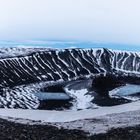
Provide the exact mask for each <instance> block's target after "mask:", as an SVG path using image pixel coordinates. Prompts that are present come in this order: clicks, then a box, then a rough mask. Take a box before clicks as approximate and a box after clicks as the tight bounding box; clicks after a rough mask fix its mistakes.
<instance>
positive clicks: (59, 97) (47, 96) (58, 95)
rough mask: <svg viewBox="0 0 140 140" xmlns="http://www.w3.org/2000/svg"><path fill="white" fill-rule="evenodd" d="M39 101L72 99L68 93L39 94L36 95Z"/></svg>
mask: <svg viewBox="0 0 140 140" xmlns="http://www.w3.org/2000/svg"><path fill="white" fill-rule="evenodd" d="M34 95H35V96H37V97H38V99H39V100H68V99H70V97H69V96H68V95H67V94H66V93H54V92H37V93H34Z"/></svg>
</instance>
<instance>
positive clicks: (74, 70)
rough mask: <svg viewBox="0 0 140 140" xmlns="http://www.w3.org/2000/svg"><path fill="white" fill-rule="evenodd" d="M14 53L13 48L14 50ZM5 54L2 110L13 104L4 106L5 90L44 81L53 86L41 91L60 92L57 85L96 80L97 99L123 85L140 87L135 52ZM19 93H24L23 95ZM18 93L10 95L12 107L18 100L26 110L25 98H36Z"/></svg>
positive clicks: (0, 87)
mask: <svg viewBox="0 0 140 140" xmlns="http://www.w3.org/2000/svg"><path fill="white" fill-rule="evenodd" d="M17 50H18V49H17ZM17 50H16V48H15V49H14V51H17ZM28 50H29V49H28ZM7 51H9V57H8V52H5V53H6V54H5V53H3V52H2V51H1V52H0V58H1V59H0V77H1V78H0V91H1V94H0V99H2V101H0V106H2V107H3V106H6V107H7V106H8V107H11V108H12V107H13V106H14V105H13V106H12V103H9V102H7V103H6V101H7V98H9V95H10V94H11V93H10V92H8V93H6V92H5V89H6V91H8V90H7V89H9V90H10V89H12V88H13V87H17V86H19V85H30V84H33V83H39V82H47V83H48V85H53V84H54V85H56V86H52V87H51V86H50V87H49V89H47V88H46V89H45V88H44V90H48V91H49V90H50V91H56V90H58V91H62V90H63V88H62V87H61V86H60V87H58V86H59V83H61V84H62V85H63V84H64V83H67V82H69V81H73V80H77V79H80V78H83V79H88V78H89V77H90V78H93V79H95V80H93V88H94V90H95V91H96V92H97V93H98V94H99V95H100V96H108V91H109V90H111V89H112V88H115V87H118V86H120V85H122V84H124V83H134V84H140V64H139V62H140V53H136V52H127V51H117V50H111V49H106V48H103V49H101V48H100V49H94V48H93V49H60V50H58V49H57V50H53V49H52V50H51V49H48V50H47V49H41V50H39V49H36V50H35V49H34V50H32V49H31V50H30V51H29V52H28V51H25V49H23V51H25V52H23V53H21V52H20V53H18V52H16V53H12V54H10V53H11V50H10V49H7ZM18 51H19V50H18ZM2 55H3V57H2ZM102 75H104V77H102ZM108 75H110V76H108ZM96 77H97V78H96ZM41 88H42V87H41ZM41 88H40V89H41ZM42 89H43V88H42ZM26 91H27V90H26ZM19 93H24V95H23V94H19ZM19 93H18V92H17V91H13V92H12V99H14V104H17V102H16V99H19V101H20V102H22V104H23V106H25V108H26V107H27V108H28V105H25V103H24V101H25V100H24V99H25V97H26V98H27V100H30V103H32V102H34V99H35V98H32V97H31V98H28V97H29V94H28V95H27V96H26V92H24V90H23V91H22V90H21V91H20V92H19ZM10 96H11V95H10ZM21 96H22V97H21ZM21 99H22V100H23V101H22V100H21ZM35 100H36V102H35V103H38V101H37V99H35ZM3 101H4V102H3ZM11 101H12V100H11ZM20 102H18V105H19V104H20ZM19 106H20V105H19ZM32 106H35V104H34V105H32Z"/></svg>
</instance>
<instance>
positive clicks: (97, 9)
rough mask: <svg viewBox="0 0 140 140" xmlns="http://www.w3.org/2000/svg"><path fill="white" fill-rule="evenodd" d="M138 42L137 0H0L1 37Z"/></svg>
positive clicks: (139, 13)
mask: <svg viewBox="0 0 140 140" xmlns="http://www.w3.org/2000/svg"><path fill="white" fill-rule="evenodd" d="M29 39H60V40H63V39H64V40H65V39H66V40H84V41H97V42H114V43H122V44H132V45H133V44H135V45H140V0H0V40H29Z"/></svg>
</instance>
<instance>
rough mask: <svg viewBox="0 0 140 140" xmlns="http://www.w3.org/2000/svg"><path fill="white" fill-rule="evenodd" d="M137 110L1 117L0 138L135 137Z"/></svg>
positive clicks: (139, 131) (138, 133)
mask: <svg viewBox="0 0 140 140" xmlns="http://www.w3.org/2000/svg"><path fill="white" fill-rule="evenodd" d="M139 139H140V111H132V112H125V113H120V114H110V115H105V116H100V117H98V118H93V119H85V120H77V121H72V122H67V123H66V122H65V123H64V122H63V123H46V122H41V121H32V120H24V119H15V118H9V117H7V118H6V117H3V118H1V119H0V140H139Z"/></svg>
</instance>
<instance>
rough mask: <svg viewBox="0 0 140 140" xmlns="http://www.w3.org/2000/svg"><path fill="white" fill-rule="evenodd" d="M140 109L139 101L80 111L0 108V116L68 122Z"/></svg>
mask: <svg viewBox="0 0 140 140" xmlns="http://www.w3.org/2000/svg"><path fill="white" fill-rule="evenodd" d="M135 110H140V101H137V102H132V103H128V104H123V105H118V106H112V107H100V108H98V109H93V110H91V109H86V110H80V111H72V110H71V111H48V110H24V109H0V116H2V117H13V118H23V119H29V120H35V121H40V120H41V121H42V122H70V121H75V120H82V119H91V118H96V117H99V116H104V115H108V114H113V113H123V112H128V111H135Z"/></svg>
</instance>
